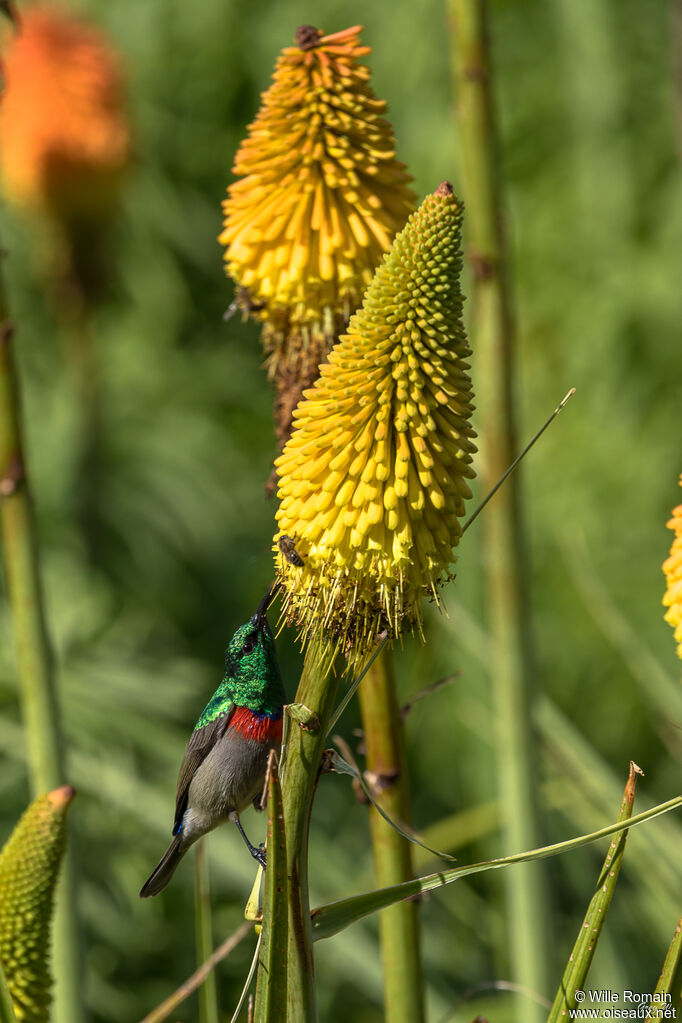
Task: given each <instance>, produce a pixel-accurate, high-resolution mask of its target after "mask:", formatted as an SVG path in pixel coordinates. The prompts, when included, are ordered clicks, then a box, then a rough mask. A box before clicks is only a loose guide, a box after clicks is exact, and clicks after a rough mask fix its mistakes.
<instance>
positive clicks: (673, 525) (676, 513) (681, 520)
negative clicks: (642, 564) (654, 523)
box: [663, 475, 682, 659]
mask: <svg viewBox="0 0 682 1023" xmlns="http://www.w3.org/2000/svg"><path fill="white" fill-rule="evenodd" d="M680 486H681V487H682V475H680ZM667 526H668V529H672V530H673V531H674V533H675V539H674V540H673V543H672V547H671V548H670V557H669V558H666V560H665V561H664V562H663V572H664V573H665V578H666V582H667V584H668V588H667V590H666V592H665V596H664V597H663V604H664V606H665V607H667V608H668V610H667V611H666V613H665V620H666V622H669V623H670V625H672V627H673V628H674V630H675V640H676V641H677V656H678V657H679V658H680V659H682V504H678V506H677V507H676V508H673V517H672V518H671V519H670V521H669V522H668V523H667Z"/></svg>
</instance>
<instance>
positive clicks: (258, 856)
mask: <svg viewBox="0 0 682 1023" xmlns="http://www.w3.org/2000/svg"><path fill="white" fill-rule="evenodd" d="M251 855H252V856H253V858H254V860H256V861H257V862H258V863H260V865H261V867H262V868H263V870H265V865H266V856H265V843H264V842H261V844H260V845H259V846H258V848H257V849H254V850H253V853H252V854H251Z"/></svg>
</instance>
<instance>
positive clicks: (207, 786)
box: [186, 731, 276, 832]
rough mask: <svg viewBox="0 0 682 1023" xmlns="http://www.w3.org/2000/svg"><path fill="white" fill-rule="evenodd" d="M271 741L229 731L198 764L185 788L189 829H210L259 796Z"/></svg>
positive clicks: (271, 746) (273, 745)
mask: <svg viewBox="0 0 682 1023" xmlns="http://www.w3.org/2000/svg"><path fill="white" fill-rule="evenodd" d="M273 747H274V748H276V746H275V744H274V743H273V744H272V745H270V744H266V743H262V742H257V741H256V740H254V739H247V738H244V737H243V736H241V735H239V734H238V733H235V732H231V731H228V732H226V734H225V735H224V736H223V737H222V739H220V741H219V742H218V743H217V745H216V746H215V747H214V748H213V749H212V750H211V752H210V753H209V754H208V756H207V757H206V759H205V760H204V761H203V763H202V764H201V765H200V767H199V768H198V770H197V772H196V774H195V775H194V778H193V779H192V782H191V784H190V786H189V792H188V797H189V798H188V800H187V802H188V808H189V809H188V811H187V815H186V816H189V815H191V816H192V817H193V818H194V820H193V822H192V823H193V825H194V826H193V827H191V830H192V831H193V832H194V831H195V830H196V831H199V830H201V831H209V830H210V829H211V828H214V827H215V826H216V824H218V823H219V822H220V821H221V820H226V819H227V817H228V816H229V814H230V813H232V812H233V811H236V812H237V813H239V812H240V811H241V810H244V809H245V808H246V807H247V806H249V804H250V803H252V802H253V800H254V798H255V797H256V796H258V795H259V794H260V792H261V790H262V788H263V784H264V781H265V769H266V767H267V762H268V754H269V752H270V749H272V748H273Z"/></svg>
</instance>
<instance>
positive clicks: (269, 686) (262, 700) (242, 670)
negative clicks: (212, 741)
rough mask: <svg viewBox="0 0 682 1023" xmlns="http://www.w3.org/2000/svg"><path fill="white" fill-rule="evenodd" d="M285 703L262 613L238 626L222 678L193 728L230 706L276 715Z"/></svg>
mask: <svg viewBox="0 0 682 1023" xmlns="http://www.w3.org/2000/svg"><path fill="white" fill-rule="evenodd" d="M285 700H286V696H285V693H284V686H283V685H282V676H281V675H280V672H279V664H278V663H277V653H276V651H275V639H274V636H273V635H272V630H271V629H270V626H269V624H268V620H267V618H266V617H265V613H264V612H260V611H259V612H257V613H256V614H255V615H254V616H253V618H251V619H250V620H249V621H248V622H246V624H245V625H241V626H240V627H239V628H238V629H237V631H236V632H235V634H234V636H233V637H232V639H231V640H230V645H229V646H228V648H227V650H226V652H225V675H224V677H223V680H222V682H221V683H220V685H219V686H218V688H217V689H216V691H215V693H214V694H213V696H212V697H211V699H210V700H209V702H208V704H207V705H206V707H205V708H204V710H203V713H202V715H201V717H200V718H199V720H198V721H197V723H196V728H203V727H204V726H205V725H208V724H210V723H211V722H212V721H215V719H216V718H218V717H220V716H221V715H223V714H225V713H227V712H228V711H229V710H230V708H231V707H232V705H233V704H234V705H235V706H237V707H248V709H249V710H252V711H253V712H254V713H256V714H269V715H273V714H274V715H276V714H278V713H281V712H282V706H283V705H284V702H285Z"/></svg>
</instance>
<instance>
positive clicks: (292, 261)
mask: <svg viewBox="0 0 682 1023" xmlns="http://www.w3.org/2000/svg"><path fill="white" fill-rule="evenodd" d="M360 31H361V29H360V28H359V27H358V26H354V27H353V28H350V29H346V30H345V31H344V32H340V33H335V34H334V35H333V36H324V35H323V34H322V33H321V32H319V31H318V30H316V29H314V28H312V27H311V26H303V27H302V28H300V29H298V31H297V33H296V44H297V45H295V46H290V47H287V48H286V49H285V50H284V51H283V52H282V54H281V56H280V57H279V59H278V61H277V65H276V68H275V73H274V76H273V82H272V85H271V86H270V88H269V89H268V90H267V91H266V92H264V93H263V96H262V105H261V108H260V111H259V112H258V114H257V116H256V119H255V120H254V122H253V123H252V124H251V126H250V128H249V132H248V135H247V137H246V139H244V141H243V142H242V144H241V146H240V148H239V151H238V153H237V156H236V158H235V163H234V167H233V171H234V173H235V175H237V178H238V180H237V181H235V183H234V184H233V185H231V186H230V188H229V189H228V197H227V199H226V200H225V202H224V203H223V210H224V214H225V222H224V229H223V231H222V233H221V235H220V242H221V243H222V244H223V245H224V246H225V254H224V258H225V268H226V272H227V274H228V276H230V277H231V278H232V279H233V280H234V281H235V283H236V285H237V286H238V289H243V290H242V291H238V299H239V301H240V302H241V304H242V306H243V308H244V309H245V311H246V312H248V313H250V314H251V315H253V316H255V317H256V318H258V319H259V320H260V321H261V322H262V323H263V342H264V345H265V348H266V352H267V354H268V356H269V359H268V365H269V370H270V373H271V375H272V376H275V377H278V376H279V375H280V374H281V373H283V372H284V371H288V372H291V373H295V374H297V375H298V376H299V378H301V379H303V380H304V386H305V385H306V384H307V383H310V382H312V380H314V379H315V377H316V375H317V367H318V365H319V364H320V362H322V361H323V359H324V358H325V356H326V354H327V351H328V350H329V348H330V347H331V345H332V343H333V342H334V341H335V340H336V338H337V337H338V335H339V333H340V332H341V331H342V330H343V329H344V327H345V325H346V323H347V322H348V317H349V316H350V314H351V313H352V312H353V310H354V309H356V308H357V306H358V305H359V303H360V300H361V298H362V294H363V292H364V290H365V288H366V287H367V285H368V284H369V282H370V281H371V279H372V274H373V273H374V270H375V268H376V266H377V265H378V264H379V262H380V261H381V259H382V257H383V255H384V254H385V253H386V252H387V250H388V248H389V245H390V242H391V239H392V238H393V236H394V234H395V233H396V231H398V230H399V229H400V228H401V227H402V226H403V224H404V222H405V220H406V219H407V217H408V215H409V214H410V213H411V212H412V210H413V209H414V198H415V197H414V195H413V193H412V192H411V191H410V190H409V189H408V188H407V182H408V181H409V180H410V178H409V175H408V174H407V173H406V172H405V168H404V165H403V164H401V163H399V162H398V161H397V160H396V159H395V140H394V137H393V130H392V128H391V125H390V124H389V123H388V121H386V119H385V117H384V114H385V112H386V104H385V103H384V102H383V101H381V100H377V99H376V97H375V96H374V94H373V92H372V89H371V87H370V84H369V69H368V68H367V67H366V66H364V65H363V64H361V63H360V59H361V58H362V57H364V56H365V55H366V54H368V53H369V52H370V50H369V48H368V47H366V46H362V45H361V44H360V39H359V34H360Z"/></svg>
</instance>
